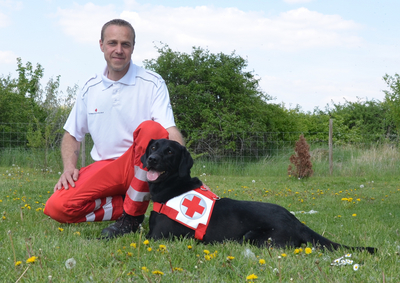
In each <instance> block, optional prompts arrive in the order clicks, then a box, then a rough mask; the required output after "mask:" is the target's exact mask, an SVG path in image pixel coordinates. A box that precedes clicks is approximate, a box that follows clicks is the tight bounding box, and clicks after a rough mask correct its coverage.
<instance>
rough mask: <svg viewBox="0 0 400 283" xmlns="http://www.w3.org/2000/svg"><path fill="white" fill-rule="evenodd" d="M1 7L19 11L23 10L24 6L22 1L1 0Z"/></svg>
mask: <svg viewBox="0 0 400 283" xmlns="http://www.w3.org/2000/svg"><path fill="white" fill-rule="evenodd" d="M0 6H1V7H6V8H8V9H12V10H16V11H18V10H21V9H22V8H23V6H24V4H23V3H22V2H21V1H13V0H0Z"/></svg>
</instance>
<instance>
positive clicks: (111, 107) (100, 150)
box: [64, 61, 175, 161]
mask: <svg viewBox="0 0 400 283" xmlns="http://www.w3.org/2000/svg"><path fill="white" fill-rule="evenodd" d="M146 120H153V121H156V122H158V123H160V124H161V125H162V126H163V127H164V128H166V129H167V128H169V127H172V126H175V121H174V116H173V112H172V107H171V103H170V98H169V93H168V89H167V86H166V85H165V81H164V80H163V79H162V78H161V76H160V75H158V74H156V73H154V72H151V71H148V70H145V69H143V68H140V67H138V66H136V65H135V64H133V63H132V61H131V62H130V65H129V70H128V72H127V73H126V75H125V76H124V77H123V78H121V79H120V80H119V81H116V82H115V81H111V80H109V79H108V78H107V67H106V68H105V70H104V72H103V74H102V75H95V76H94V77H92V78H91V79H89V80H88V81H87V82H86V84H85V86H84V87H83V88H82V90H81V91H80V93H79V94H78V96H77V100H76V103H75V105H74V107H73V108H72V111H71V113H70V115H69V117H68V120H67V122H66V123H65V125H64V129H65V130H66V131H67V132H69V133H70V134H71V135H72V136H74V137H75V138H76V140H77V141H79V142H80V141H82V140H83V138H84V136H85V134H87V133H90V135H91V136H92V139H93V141H94V146H93V148H92V151H91V153H90V154H91V156H92V158H93V160H95V161H99V160H106V159H116V158H118V157H119V156H121V155H122V154H123V153H125V151H127V150H128V148H129V147H130V146H131V145H132V143H133V132H134V131H135V129H136V128H137V127H138V126H139V124H140V123H142V122H143V121H146Z"/></svg>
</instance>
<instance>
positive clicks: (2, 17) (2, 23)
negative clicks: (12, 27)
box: [0, 12, 11, 28]
mask: <svg viewBox="0 0 400 283" xmlns="http://www.w3.org/2000/svg"><path fill="white" fill-rule="evenodd" d="M10 22H11V19H10V17H9V16H7V15H6V14H3V13H2V12H0V28H3V27H6V26H8V25H9V24H10Z"/></svg>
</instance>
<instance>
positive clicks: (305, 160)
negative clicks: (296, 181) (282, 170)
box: [288, 135, 314, 179]
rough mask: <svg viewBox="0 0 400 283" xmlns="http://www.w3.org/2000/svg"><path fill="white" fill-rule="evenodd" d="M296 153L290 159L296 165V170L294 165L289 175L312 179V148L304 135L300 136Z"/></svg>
mask: <svg viewBox="0 0 400 283" xmlns="http://www.w3.org/2000/svg"><path fill="white" fill-rule="evenodd" d="M294 151H295V154H293V155H292V156H290V158H289V161H290V163H292V164H293V165H294V168H293V167H292V165H289V167H288V175H289V176H295V177H296V178H300V179H302V178H307V177H311V176H312V175H313V173H314V171H313V170H312V163H311V156H310V146H309V145H308V143H307V141H306V139H305V138H304V136H303V135H300V137H299V140H298V141H297V142H296V147H295V149H294Z"/></svg>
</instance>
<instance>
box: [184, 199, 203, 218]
mask: <svg viewBox="0 0 400 283" xmlns="http://www.w3.org/2000/svg"><path fill="white" fill-rule="evenodd" d="M200 201H201V198H199V197H197V196H193V198H192V200H189V199H187V198H185V200H184V201H183V202H182V205H183V206H186V207H187V208H188V209H187V210H186V213H185V214H186V215H187V216H189V217H193V215H194V213H195V212H197V213H200V214H202V213H203V212H204V209H205V207H204V206H201V205H200Z"/></svg>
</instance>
